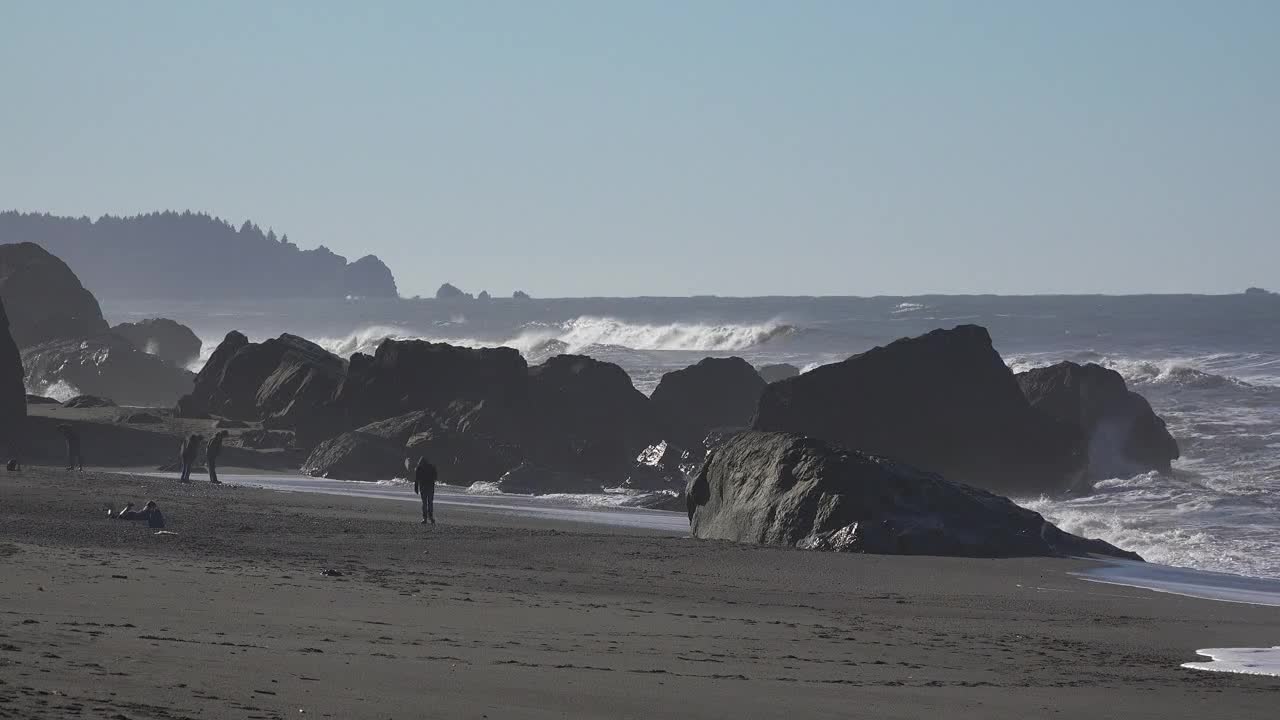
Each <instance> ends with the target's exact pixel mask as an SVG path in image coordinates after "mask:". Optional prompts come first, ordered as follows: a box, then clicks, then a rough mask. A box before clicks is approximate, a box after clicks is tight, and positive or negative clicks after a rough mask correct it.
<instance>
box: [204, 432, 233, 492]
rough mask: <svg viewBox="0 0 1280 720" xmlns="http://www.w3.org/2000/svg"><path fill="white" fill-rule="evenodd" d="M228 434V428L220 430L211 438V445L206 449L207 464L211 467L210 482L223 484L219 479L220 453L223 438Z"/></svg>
mask: <svg viewBox="0 0 1280 720" xmlns="http://www.w3.org/2000/svg"><path fill="white" fill-rule="evenodd" d="M226 436H227V431H226V430H219V431H218V432H216V433H214V435H213V437H211V438H209V445H208V446H207V447H206V448H205V449H204V457H205V465H206V466H207V467H208V468H209V482H211V483H213V484H215V485H221V484H222V481H221V480H219V479H218V468H217V465H218V453H220V452H222V439H223V438H225V437H226Z"/></svg>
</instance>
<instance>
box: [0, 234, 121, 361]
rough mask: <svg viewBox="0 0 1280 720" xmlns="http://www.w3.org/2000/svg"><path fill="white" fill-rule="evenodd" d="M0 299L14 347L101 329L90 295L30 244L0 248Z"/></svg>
mask: <svg viewBox="0 0 1280 720" xmlns="http://www.w3.org/2000/svg"><path fill="white" fill-rule="evenodd" d="M0 298H2V299H3V301H4V303H5V306H6V308H7V310H8V316H9V332H10V334H11V335H12V337H13V341H14V342H15V343H17V345H18V347H19V348H29V347H33V346H35V345H39V344H41V343H47V342H50V341H54V340H66V339H70V338H81V337H86V336H90V335H97V334H99V333H104V332H106V331H107V321H106V320H104V319H103V318H102V308H101V307H99V305H98V300H97V299H96V298H95V297H94V296H93V293H91V292H89V291H88V290H86V289H85V288H84V286H83V285H81V284H80V279H79V278H77V277H76V274H75V273H74V272H72V271H71V268H69V267H67V264H66V263H64V262H63V261H62V260H60V259H58V258H57V257H55V256H54V255H52V254H50V253H49V252H47V251H46V250H45V249H44V248H42V247H40V246H39V245H36V244H35V243H29V242H22V243H16V244H13V245H0Z"/></svg>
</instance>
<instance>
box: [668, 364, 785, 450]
mask: <svg viewBox="0 0 1280 720" xmlns="http://www.w3.org/2000/svg"><path fill="white" fill-rule="evenodd" d="M765 387H766V383H765V381H764V380H763V379H762V378H761V377H760V373H758V372H756V369H755V368H754V367H752V366H751V363H749V362H747V361H746V360H743V359H742V358H739V357H731V358H706V359H704V360H702V361H701V362H699V363H698V364H696V365H690V366H689V367H687V368H685V369H683V370H675V371H673V372H669V373H667V374H665V375H663V376H662V380H661V381H659V382H658V387H657V388H655V389H654V391H653V394H652V395H651V396H650V397H649V399H650V400H651V401H652V402H653V408H654V411H655V412H656V413H657V414H658V418H659V420H660V421H661V422H662V423H664V425H665V427H667V428H669V432H670V434H669V437H670V438H671V439H673V440H675V441H676V442H677V443H678V444H681V445H684V446H686V447H693V446H695V445H697V444H698V443H699V442H700V441H701V440H702V438H704V437H706V435H707V433H708V432H710V431H711V430H713V429H715V428H724V427H747V426H749V425H750V424H751V418H752V416H753V415H755V412H756V405H757V403H758V402H759V400H760V394H761V393H763V392H764V389H765Z"/></svg>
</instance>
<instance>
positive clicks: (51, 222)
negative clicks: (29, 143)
mask: <svg viewBox="0 0 1280 720" xmlns="http://www.w3.org/2000/svg"><path fill="white" fill-rule="evenodd" d="M18 242H34V243H37V244H39V245H41V246H43V247H44V248H45V249H46V250H48V251H49V252H51V253H53V254H54V255H57V256H58V257H60V258H62V259H63V260H64V261H66V263H67V264H68V265H70V266H71V267H73V268H75V271H76V274H77V275H79V277H80V279H81V281H82V282H83V283H84V285H85V287H87V288H88V289H89V290H90V291H92V292H93V293H94V294H95V295H97V296H98V297H108V298H127V299H143V298H175V299H219V298H297V297H304V298H305V297H345V296H357V297H383V298H385V297H396V296H397V294H396V282H395V278H394V277H393V276H392V274H391V270H390V269H388V268H387V266H386V265H385V264H383V262H382V261H381V260H379V259H378V258H377V257H375V256H373V255H366V256H364V257H362V258H360V259H359V260H356V261H355V262H351V263H348V262H347V259H346V258H345V257H343V256H341V255H338V254H336V253H334V252H333V251H331V250H329V249H328V248H326V247H324V246H323V245H321V246H320V247H318V248H316V249H314V250H302V249H300V248H299V247H298V246H297V245H295V244H293V243H292V242H290V241H289V237H288V235H280V236H278V237H277V236H276V234H275V232H274V231H272V230H268V231H267V232H265V233H264V232H263V231H262V229H261V228H260V227H258V226H257V225H255V224H254V223H252V222H249V221H245V223H244V224H243V225H241V226H240V227H239V229H237V228H236V227H235V226H233V225H232V224H231V223H228V222H226V221H225V220H221V219H219V218H214V217H211V216H209V215H207V214H205V213H193V212H190V211H187V212H182V213H178V212H171V211H166V212H158V213H149V214H146V215H138V216H135V217H114V216H111V215H104V216H102V217H100V218H98V219H97V220H90V219H89V218H87V217H80V218H70V217H57V216H54V215H49V214H39V213H20V212H14V211H8V212H0V244H7V243H18Z"/></svg>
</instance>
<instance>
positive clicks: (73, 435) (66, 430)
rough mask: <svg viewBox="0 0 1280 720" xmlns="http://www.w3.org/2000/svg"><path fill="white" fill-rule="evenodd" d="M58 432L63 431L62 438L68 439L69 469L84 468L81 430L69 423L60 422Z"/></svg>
mask: <svg viewBox="0 0 1280 720" xmlns="http://www.w3.org/2000/svg"><path fill="white" fill-rule="evenodd" d="M58 432H60V433H62V438H63V439H64V440H66V441H67V469H68V470H75V469H76V467H79V468H80V469H81V470H84V455H83V454H81V452H80V433H79V431H77V430H76V429H75V428H74V427H73V426H71V425H68V424H67V423H59V424H58Z"/></svg>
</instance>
